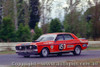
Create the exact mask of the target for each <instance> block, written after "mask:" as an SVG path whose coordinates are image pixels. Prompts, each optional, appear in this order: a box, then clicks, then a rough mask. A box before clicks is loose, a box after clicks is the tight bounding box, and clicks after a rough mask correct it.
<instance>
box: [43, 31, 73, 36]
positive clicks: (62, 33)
mask: <svg viewBox="0 0 100 67" xmlns="http://www.w3.org/2000/svg"><path fill="white" fill-rule="evenodd" d="M48 34H54V35H59V34H72V33H66V32H63V33H47V34H44V35H48Z"/></svg>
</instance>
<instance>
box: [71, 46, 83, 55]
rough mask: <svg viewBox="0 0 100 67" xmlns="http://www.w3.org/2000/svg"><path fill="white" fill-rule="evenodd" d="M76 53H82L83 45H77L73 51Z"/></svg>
mask: <svg viewBox="0 0 100 67" xmlns="http://www.w3.org/2000/svg"><path fill="white" fill-rule="evenodd" d="M73 54H74V55H80V54H81V47H80V46H76V47H75V49H74V51H73Z"/></svg>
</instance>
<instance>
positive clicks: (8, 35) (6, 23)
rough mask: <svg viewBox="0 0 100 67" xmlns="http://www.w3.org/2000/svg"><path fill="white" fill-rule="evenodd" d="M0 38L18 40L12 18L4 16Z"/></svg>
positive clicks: (4, 40) (5, 40)
mask: <svg viewBox="0 0 100 67" xmlns="http://www.w3.org/2000/svg"><path fill="white" fill-rule="evenodd" d="M0 40H1V41H3V42H11V41H16V34H15V27H14V24H13V22H12V21H11V18H8V17H5V18H3V22H2V24H1V29H0Z"/></svg>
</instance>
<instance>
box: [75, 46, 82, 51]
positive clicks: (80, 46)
mask: <svg viewBox="0 0 100 67" xmlns="http://www.w3.org/2000/svg"><path fill="white" fill-rule="evenodd" d="M77 46H79V47H80V48H81V50H82V47H81V45H76V46H75V48H76V47H77ZM75 48H74V49H75Z"/></svg>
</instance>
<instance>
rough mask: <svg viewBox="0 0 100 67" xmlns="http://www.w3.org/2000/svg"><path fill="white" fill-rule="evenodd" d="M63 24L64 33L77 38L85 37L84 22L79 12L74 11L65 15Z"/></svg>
mask: <svg viewBox="0 0 100 67" xmlns="http://www.w3.org/2000/svg"><path fill="white" fill-rule="evenodd" d="M63 24H64V29H65V32H70V33H74V34H75V35H77V36H78V37H86V22H85V20H84V19H83V17H82V14H81V12H78V11H74V12H72V13H69V14H67V15H66V16H65V20H64V23H63Z"/></svg>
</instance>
